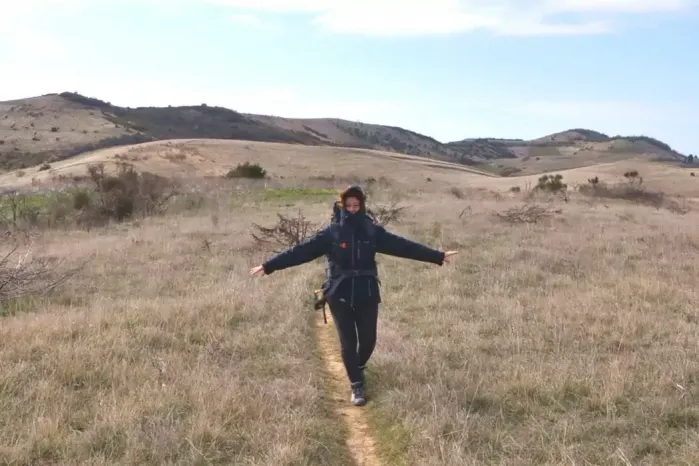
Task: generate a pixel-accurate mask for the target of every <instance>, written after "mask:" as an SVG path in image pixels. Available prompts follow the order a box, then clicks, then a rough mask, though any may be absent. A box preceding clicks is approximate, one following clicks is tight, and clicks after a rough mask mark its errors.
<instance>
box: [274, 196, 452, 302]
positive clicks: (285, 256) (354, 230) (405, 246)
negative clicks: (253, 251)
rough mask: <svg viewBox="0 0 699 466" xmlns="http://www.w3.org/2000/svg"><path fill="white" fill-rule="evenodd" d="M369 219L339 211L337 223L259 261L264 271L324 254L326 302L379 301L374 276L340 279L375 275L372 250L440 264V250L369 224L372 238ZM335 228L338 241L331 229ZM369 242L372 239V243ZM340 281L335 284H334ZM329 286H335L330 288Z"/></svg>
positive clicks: (363, 215) (441, 257)
mask: <svg viewBox="0 0 699 466" xmlns="http://www.w3.org/2000/svg"><path fill="white" fill-rule="evenodd" d="M368 222H371V219H370V218H369V217H368V216H367V215H366V214H365V213H362V212H358V213H357V214H354V215H352V214H349V213H348V212H347V211H345V210H343V211H342V212H341V213H340V217H339V220H338V222H337V226H333V225H330V226H328V227H326V228H324V229H323V230H321V231H319V232H318V233H317V234H316V235H314V236H313V237H311V238H309V239H307V240H306V241H304V242H302V243H300V244H298V245H296V246H294V247H292V248H289V249H287V250H286V251H282V252H281V253H279V254H277V255H276V256H274V257H272V258H271V259H269V260H268V261H266V262H265V263H264V264H263V267H264V271H265V273H266V274H271V273H274V272H275V271H278V270H283V269H286V268H289V267H294V266H296V265H301V264H305V263H307V262H310V261H312V260H314V259H316V258H318V257H320V256H323V255H327V256H328V282H327V283H326V284H325V286H324V288H323V289H324V292H325V297H326V299H327V300H328V302H331V303H332V301H335V300H339V299H344V300H345V301H347V302H348V303H351V304H361V303H369V302H379V303H380V302H381V295H380V293H379V283H378V277H372V276H357V277H351V278H344V279H342V280H341V277H340V273H341V271H342V270H363V271H372V272H373V273H374V274H376V260H375V255H376V253H382V254H388V255H391V256H396V257H402V258H406V259H413V260H416V261H421V262H430V263H433V264H437V265H440V266H441V265H442V264H443V262H444V252H442V251H438V250H436V249H432V248H429V247H427V246H424V245H422V244H419V243H416V242H414V241H410V240H408V239H405V238H403V237H401V236H398V235H395V234H393V233H390V232H388V231H386V229H385V228H384V227H382V226H380V225H377V224H373V225H371V227H372V228H373V229H374V235H373V240H372V237H371V236H370V235H369V233H368V228H369V227H370V226H369V225H368ZM333 228H338V230H337V234H338V236H339V237H338V240H337V241H336V240H335V237H334V234H333V231H332V229H333ZM372 241H373V242H372ZM338 280H340V282H339V283H335V282H337V281H338ZM333 285H336V286H335V287H333Z"/></svg>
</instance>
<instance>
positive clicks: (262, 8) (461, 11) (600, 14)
mask: <svg viewBox="0 0 699 466" xmlns="http://www.w3.org/2000/svg"><path fill="white" fill-rule="evenodd" d="M199 1H204V2H208V3H215V4H219V5H227V6H229V7H232V8H234V9H236V10H239V11H242V12H255V11H258V12H265V13H276V14H291V13H295V14H306V15H310V16H312V23H313V24H315V25H318V26H320V27H321V28H322V29H324V30H326V31H330V32H335V33H347V34H360V35H370V36H396V35H426V34H450V33H457V32H469V31H473V30H488V31H491V32H494V33H496V34H499V35H519V36H526V35H569V34H601V33H608V32H612V31H613V30H614V25H613V24H612V23H611V22H610V18H609V15H610V14H617V15H618V14H624V13H627V14H632V13H635V14H640V13H645V14H649V13H655V12H676V11H680V10H683V9H686V8H689V7H692V6H694V5H696V4H697V2H699V0H524V1H522V0H490V1H489V0H430V1H425V0H335V1H330V0H199ZM583 13H584V14H586V17H589V16H593V17H594V18H593V19H589V18H588V19H587V20H586V21H584V22H576V21H574V20H569V21H566V22H556V21H554V19H555V16H556V15H561V14H568V15H570V14H573V15H575V14H583Z"/></svg>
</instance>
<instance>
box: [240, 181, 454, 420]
mask: <svg viewBox="0 0 699 466" xmlns="http://www.w3.org/2000/svg"><path fill="white" fill-rule="evenodd" d="M338 204H339V207H340V210H339V211H338V218H337V221H336V222H334V223H331V225H330V226H328V227H326V228H324V229H322V230H320V231H319V232H318V233H316V234H315V235H314V236H313V237H311V238H309V239H307V240H305V241H304V242H302V243H299V244H298V245H296V246H293V247H291V248H289V249H287V250H285V251H282V252H280V253H279V254H277V255H276V256H274V257H272V258H271V259H269V260H267V261H266V262H264V263H263V264H262V265H258V266H257V267H253V268H252V269H251V270H250V274H251V275H259V276H262V275H269V274H271V273H273V272H275V271H278V270H283V269H286V268H289V267H294V266H296V265H301V264H305V263H307V262H310V261H312V260H314V259H316V258H318V257H320V256H322V255H327V256H328V280H327V282H326V283H325V284H324V286H323V290H322V291H323V293H324V298H325V299H326V300H327V303H328V306H329V307H330V313H331V314H332V316H333V320H334V322H335V327H336V329H337V332H338V335H339V337H340V345H341V350H342V361H343V363H344V365H345V369H346V371H347V376H348V378H349V381H350V385H351V388H352V395H351V398H350V400H351V402H352V404H354V405H355V406H363V405H364V404H365V403H366V398H365V388H366V379H365V377H364V369H365V368H366V364H367V362H368V361H369V358H370V357H371V354H372V352H373V351H374V347H375V345H376V326H377V320H378V310H379V304H380V303H381V296H380V294H379V280H378V276H377V267H376V261H375V255H376V253H382V254H388V255H392V256H397V257H402V258H406V259H413V260H416V261H422V262H430V263H433V264H437V265H440V266H441V265H442V264H443V263H445V262H446V263H449V262H450V257H451V256H453V255H454V254H456V251H447V252H443V251H439V250H436V249H431V248H428V247H427V246H424V245H422V244H419V243H416V242H413V241H410V240H408V239H405V238H403V237H400V236H398V235H395V234H393V233H389V232H388V231H386V229H385V228H384V227H382V226H380V225H377V224H375V223H374V222H373V221H372V219H371V218H370V217H369V216H368V215H367V212H366V196H365V194H364V191H363V190H362V189H361V187H359V186H357V185H351V186H349V187H348V188H347V189H345V190H344V191H343V192H341V193H340V199H339V201H338Z"/></svg>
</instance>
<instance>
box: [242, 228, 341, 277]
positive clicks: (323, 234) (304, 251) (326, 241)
mask: <svg viewBox="0 0 699 466" xmlns="http://www.w3.org/2000/svg"><path fill="white" fill-rule="evenodd" d="M330 244H331V243H330V229H329V228H325V229H323V230H321V231H319V232H318V233H316V234H315V235H314V236H312V237H311V238H308V239H307V240H305V241H303V242H301V243H299V244H297V245H296V246H293V247H291V248H289V249H287V250H285V251H282V252H280V253H279V254H277V255H276V256H274V257H272V258H270V259H268V260H267V261H266V262H264V263H263V264H262V265H259V266H257V267H255V268H253V269H252V270H251V271H250V272H251V273H252V274H253V275H257V274H259V273H260V272H264V274H265V275H269V274H271V273H274V272H276V271H278V270H284V269H287V268H289V267H294V266H297V265H301V264H305V263H307V262H311V261H312V260H313V259H316V258H318V257H320V256H322V255H323V254H327V253H328V251H329V250H330Z"/></svg>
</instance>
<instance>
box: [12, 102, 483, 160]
mask: <svg viewBox="0 0 699 466" xmlns="http://www.w3.org/2000/svg"><path fill="white" fill-rule="evenodd" d="M183 138H214V139H241V140H251V141H260V142H283V143H292V144H304V145H329V146H343V147H354V148H363V149H377V150H388V151H392V152H398V153H404V154H408V155H419V156H427V157H431V158H435V159H440V160H446V161H454V162H458V163H461V164H466V165H469V164H470V165H473V164H476V163H482V162H485V161H486V159H484V158H481V157H470V156H469V157H464V156H462V154H461V153H460V151H459V150H458V149H453V148H450V147H448V146H447V145H445V144H442V143H440V142H439V141H436V140H435V139H433V138H430V137H428V136H423V135H421V134H418V133H414V132H412V131H408V130H405V129H402V128H397V127H389V126H381V125H372V124H364V123H354V122H351V121H347V120H341V119H335V118H324V119H308V120H303V119H296V120H293V119H285V118H278V117H270V116H262V115H250V114H241V113H238V112H236V111H233V110H230V109H226V108H221V107H210V106H207V105H199V106H180V107H139V108H125V107H119V106H115V105H111V104H110V103H108V102H104V101H101V100H99V99H94V98H88V97H84V96H81V95H79V94H75V93H62V94H59V95H56V94H51V95H45V96H40V97H33V98H28V99H22V100H16V101H8V102H0V140H1V141H2V144H0V168H5V169H13V168H23V167H28V166H32V165H37V164H39V163H41V162H44V161H50V160H56V159H63V158H67V157H72V156H74V155H76V154H78V153H81V152H85V151H89V150H94V149H99V148H106V147H112V146H117V145H123V144H132V143H138V142H146V141H153V140H165V139H183Z"/></svg>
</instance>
